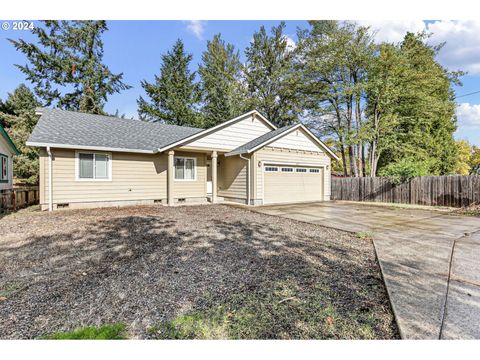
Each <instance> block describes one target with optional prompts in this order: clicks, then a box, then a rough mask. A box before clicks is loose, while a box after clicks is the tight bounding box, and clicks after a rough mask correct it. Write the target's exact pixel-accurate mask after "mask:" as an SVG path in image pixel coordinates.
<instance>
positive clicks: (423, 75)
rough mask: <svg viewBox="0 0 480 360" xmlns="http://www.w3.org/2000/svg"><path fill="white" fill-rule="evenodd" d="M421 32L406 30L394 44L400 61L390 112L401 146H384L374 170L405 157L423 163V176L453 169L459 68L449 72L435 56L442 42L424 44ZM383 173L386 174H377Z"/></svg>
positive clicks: (455, 149) (440, 173) (446, 172)
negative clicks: (396, 93)
mask: <svg viewBox="0 0 480 360" xmlns="http://www.w3.org/2000/svg"><path fill="white" fill-rule="evenodd" d="M426 38H427V35H426V34H422V33H421V34H412V33H407V35H406V36H405V39H404V40H403V42H402V43H401V44H400V45H399V49H400V51H401V53H402V61H403V62H405V64H406V66H404V71H403V72H402V74H401V76H402V77H403V81H402V83H401V87H399V90H401V91H400V92H399V96H398V98H397V99H396V101H395V102H394V103H392V104H391V107H390V110H389V111H390V112H392V113H393V114H395V115H396V116H397V117H398V125H397V126H396V129H397V131H396V132H395V134H396V137H397V140H396V142H397V143H398V144H402V146H398V147H397V146H395V147H393V146H392V147H389V148H388V149H385V151H384V153H383V155H382V157H381V158H380V159H379V163H378V169H379V170H381V168H382V167H387V166H389V165H390V164H391V163H396V162H400V161H405V159H410V162H413V163H418V164H420V165H419V166H420V167H426V168H427V169H428V170H427V172H428V174H431V175H444V174H449V173H452V172H453V171H454V170H455V166H456V163H457V148H456V145H455V140H454V138H453V133H454V132H455V130H456V118H455V102H454V91H453V89H452V85H453V84H459V83H460V82H459V76H460V75H461V74H462V73H461V72H448V71H447V70H446V69H444V68H443V67H442V66H441V65H440V64H439V63H438V62H436V60H435V56H436V55H437V53H438V51H439V50H440V49H441V46H431V45H428V44H427V43H426V41H425V40H426ZM382 173H385V172H382Z"/></svg>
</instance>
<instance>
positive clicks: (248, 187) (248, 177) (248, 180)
mask: <svg viewBox="0 0 480 360" xmlns="http://www.w3.org/2000/svg"><path fill="white" fill-rule="evenodd" d="M239 156H240V159H243V160H246V161H247V205H250V159H249V158H246V157H243V155H242V154H240V155H239Z"/></svg>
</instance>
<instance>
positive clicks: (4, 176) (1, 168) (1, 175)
mask: <svg viewBox="0 0 480 360" xmlns="http://www.w3.org/2000/svg"><path fill="white" fill-rule="evenodd" d="M0 181H1V182H8V156H7V155H4V154H0Z"/></svg>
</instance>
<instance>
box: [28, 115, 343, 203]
mask: <svg viewBox="0 0 480 360" xmlns="http://www.w3.org/2000/svg"><path fill="white" fill-rule="evenodd" d="M38 114H39V115H40V119H39V121H38V124H37V126H36V127H35V129H34V130H33V132H32V135H31V136H30V138H29V140H28V142H27V145H29V146H36V147H39V148H40V204H41V207H42V209H49V210H52V209H56V208H65V207H68V208H79V207H101V206H119V205H126V204H151V203H162V204H167V205H174V204H178V203H192V202H207V201H210V202H214V203H215V202H219V201H230V202H237V203H242V204H249V205H263V204H274V203H291V202H307V201H324V200H329V199H330V172H331V166H330V163H331V159H338V158H337V156H336V155H335V153H333V152H332V150H331V149H329V148H328V147H327V146H326V145H325V144H324V143H323V142H322V141H320V139H318V138H317V137H316V136H315V135H314V134H312V133H311V132H310V131H309V130H308V129H307V128H306V127H305V126H304V125H302V124H294V125H289V126H286V127H282V128H277V127H276V126H275V125H274V124H272V123H271V122H270V121H269V120H267V119H266V118H265V117H263V116H262V115H261V114H260V113H259V112H258V111H255V110H254V111H250V112H248V113H246V114H243V115H241V116H238V117H236V118H234V119H231V120H228V121H225V122H223V123H221V124H219V125H217V126H214V127H212V128H209V129H197V128H191V127H183V126H176V125H165V124H161V123H151V122H143V121H138V120H128V119H119V118H115V117H110V116H100V115H91V114H84V113H78V112H70V111H63V110H54V109H46V108H41V109H38Z"/></svg>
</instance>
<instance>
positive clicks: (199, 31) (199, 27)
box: [187, 20, 207, 40]
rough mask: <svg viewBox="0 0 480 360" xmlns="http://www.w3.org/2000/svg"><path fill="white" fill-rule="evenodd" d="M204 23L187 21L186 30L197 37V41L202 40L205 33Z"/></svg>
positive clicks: (205, 23)
mask: <svg viewBox="0 0 480 360" xmlns="http://www.w3.org/2000/svg"><path fill="white" fill-rule="evenodd" d="M206 25H207V22H206V21H202V20H189V21H187V30H188V31H189V32H191V33H192V34H193V35H195V36H196V37H197V39H199V40H203V33H204V32H205V26H206Z"/></svg>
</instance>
